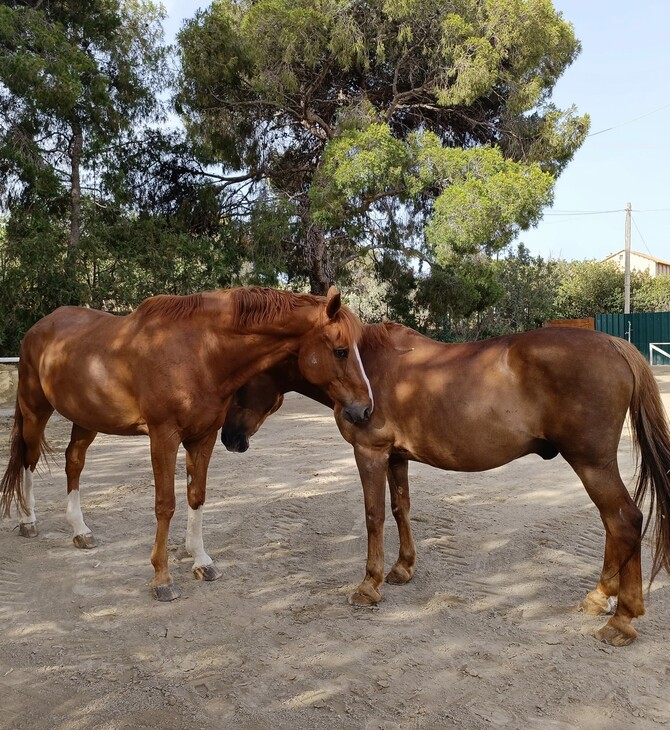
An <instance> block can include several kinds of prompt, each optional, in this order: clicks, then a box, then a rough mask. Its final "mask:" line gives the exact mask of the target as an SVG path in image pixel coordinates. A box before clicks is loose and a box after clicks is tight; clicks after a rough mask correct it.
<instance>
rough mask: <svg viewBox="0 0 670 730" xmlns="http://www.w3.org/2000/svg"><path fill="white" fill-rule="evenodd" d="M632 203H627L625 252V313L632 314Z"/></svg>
mask: <svg viewBox="0 0 670 730" xmlns="http://www.w3.org/2000/svg"><path fill="white" fill-rule="evenodd" d="M630 214H631V206H630V203H628V205H626V245H625V248H624V254H623V270H624V285H623V287H624V288H623V313H624V314H630Z"/></svg>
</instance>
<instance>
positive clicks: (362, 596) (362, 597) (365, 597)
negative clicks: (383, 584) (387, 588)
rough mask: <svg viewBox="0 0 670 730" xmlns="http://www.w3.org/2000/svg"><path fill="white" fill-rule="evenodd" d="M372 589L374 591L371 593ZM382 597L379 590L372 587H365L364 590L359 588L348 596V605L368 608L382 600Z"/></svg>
mask: <svg viewBox="0 0 670 730" xmlns="http://www.w3.org/2000/svg"><path fill="white" fill-rule="evenodd" d="M373 591H374V593H373ZM371 594H372V595H371ZM383 600H384V597H383V596H382V594H381V593H380V592H379V591H375V590H374V589H370V588H366V589H365V592H363V591H361V590H360V589H359V590H357V591H355V592H354V593H352V594H351V595H350V596H349V605H350V606H358V607H362V608H370V607H372V606H376V605H377V604H378V603H379V602H380V601H383Z"/></svg>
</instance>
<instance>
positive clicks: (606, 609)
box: [579, 590, 616, 616]
mask: <svg viewBox="0 0 670 730" xmlns="http://www.w3.org/2000/svg"><path fill="white" fill-rule="evenodd" d="M579 609H580V610H581V611H583V612H584V613H588V614H589V615H590V616H609V615H611V614H613V613H614V610H615V609H616V598H614V597H613V596H606V595H605V594H604V593H602V592H601V591H598V590H595V591H591V593H589V594H588V596H586V598H585V599H584V600H583V601H582V602H581V603H580V604H579Z"/></svg>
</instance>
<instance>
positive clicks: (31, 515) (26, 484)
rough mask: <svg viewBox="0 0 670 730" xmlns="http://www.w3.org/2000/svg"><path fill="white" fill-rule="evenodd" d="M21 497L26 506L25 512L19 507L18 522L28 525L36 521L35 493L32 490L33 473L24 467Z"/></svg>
mask: <svg viewBox="0 0 670 730" xmlns="http://www.w3.org/2000/svg"><path fill="white" fill-rule="evenodd" d="M23 498H24V500H25V502H26V506H27V507H28V513H27V514H26V513H25V512H23V511H22V510H21V508H20V507H19V523H20V524H22V525H30V524H31V523H33V522H36V521H37V517H35V493H34V492H33V473H32V472H31V471H30V469H26V470H25V471H24V473H23Z"/></svg>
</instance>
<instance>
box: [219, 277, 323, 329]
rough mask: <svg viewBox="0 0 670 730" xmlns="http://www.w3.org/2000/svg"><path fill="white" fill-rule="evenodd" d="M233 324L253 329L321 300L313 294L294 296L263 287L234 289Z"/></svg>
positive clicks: (290, 293)
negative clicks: (254, 326) (252, 327)
mask: <svg viewBox="0 0 670 730" xmlns="http://www.w3.org/2000/svg"><path fill="white" fill-rule="evenodd" d="M231 294H232V297H233V312H234V314H233V322H234V324H235V326H236V327H243V328H244V327H251V326H253V325H258V324H263V323H266V322H268V323H269V322H275V321H276V320H281V319H284V318H285V317H287V316H288V315H289V314H290V313H291V312H292V311H293V310H294V309H295V308H296V307H299V306H304V305H305V304H309V305H312V306H315V305H316V304H318V303H319V299H318V298H317V297H315V296H312V295H311V294H294V293H293V292H289V291H277V290H276V289H268V288H265V287H261V286H251V287H242V288H240V289H233V290H232V292H231Z"/></svg>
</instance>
